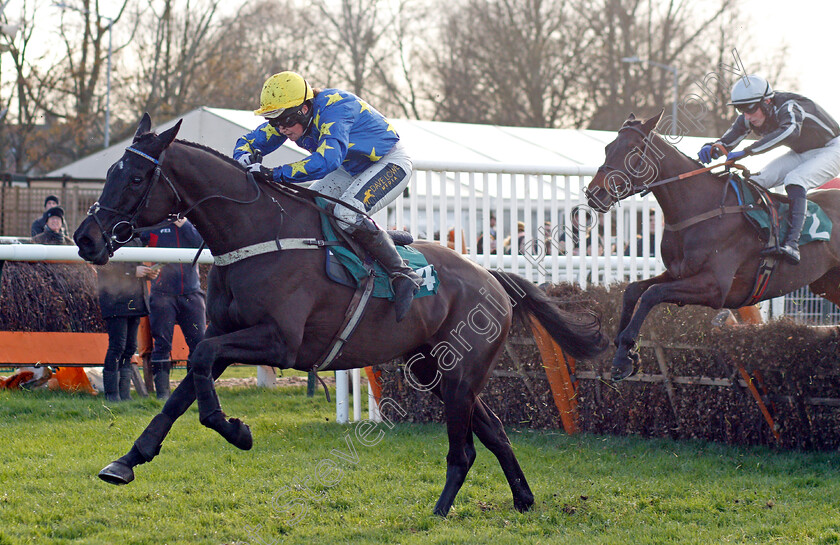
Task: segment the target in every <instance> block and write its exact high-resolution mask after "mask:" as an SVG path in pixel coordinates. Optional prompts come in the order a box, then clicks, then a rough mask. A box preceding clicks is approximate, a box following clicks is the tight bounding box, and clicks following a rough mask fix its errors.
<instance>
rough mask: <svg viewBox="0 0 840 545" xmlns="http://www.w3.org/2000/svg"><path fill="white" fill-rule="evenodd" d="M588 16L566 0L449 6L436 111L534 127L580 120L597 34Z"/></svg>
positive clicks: (484, 0) (481, 0)
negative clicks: (582, 86)
mask: <svg viewBox="0 0 840 545" xmlns="http://www.w3.org/2000/svg"><path fill="white" fill-rule="evenodd" d="M464 21H469V24H464ZM583 22H584V21H583V19H582V18H580V17H578V16H577V15H576V13H575V12H574V11H573V10H572V5H571V2H569V1H567V0H524V1H522V0H519V1H517V0H468V1H467V3H466V5H465V6H464V7H462V8H460V9H456V10H454V11H452V12H451V15H450V16H449V18H448V21H447V22H446V32H445V34H444V43H443V44H442V47H441V49H440V51H439V55H438V57H437V58H435V67H436V70H437V74H438V77H439V79H440V81H441V88H442V93H441V96H440V98H439V100H437V101H436V104H437V108H438V110H437V117H439V118H440V119H445V120H449V121H467V122H473V123H497V124H504V125H520V126H533V127H552V126H557V125H560V124H566V123H569V122H570V121H572V120H574V119H575V117H576V115H577V112H578V111H579V110H580V109H581V108H582V101H581V94H580V93H579V92H578V85H579V78H580V73H581V70H582V69H583V68H584V63H585V62H586V60H587V59H586V55H585V53H586V52H587V50H588V49H589V47H590V44H591V42H592V40H593V36H592V34H591V32H589V31H588V29H587V28H586V27H585V26H584V25H583Z"/></svg>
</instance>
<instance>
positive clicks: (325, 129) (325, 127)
mask: <svg viewBox="0 0 840 545" xmlns="http://www.w3.org/2000/svg"><path fill="white" fill-rule="evenodd" d="M333 125H335V121H332V122H330V123H326V122H324V123H321V126H320V127H318V131H319V132H320V136H318V140H321V139H322V138H324V137H325V136H329V135H330V127H332V126H333Z"/></svg>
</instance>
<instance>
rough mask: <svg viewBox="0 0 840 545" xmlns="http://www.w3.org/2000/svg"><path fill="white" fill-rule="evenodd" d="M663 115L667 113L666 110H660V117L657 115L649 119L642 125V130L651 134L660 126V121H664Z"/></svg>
mask: <svg viewBox="0 0 840 545" xmlns="http://www.w3.org/2000/svg"><path fill="white" fill-rule="evenodd" d="M663 113H665V110H660V112H659V115H655V116H653V117H651V118H650V119H647V120H646V121H645V122H644V123H642V129H643V130H644V131H645V132H646V133H650V132H651V131H652V130H653V129H655V128H656V126H657V125H659V120H660V119H662V114H663Z"/></svg>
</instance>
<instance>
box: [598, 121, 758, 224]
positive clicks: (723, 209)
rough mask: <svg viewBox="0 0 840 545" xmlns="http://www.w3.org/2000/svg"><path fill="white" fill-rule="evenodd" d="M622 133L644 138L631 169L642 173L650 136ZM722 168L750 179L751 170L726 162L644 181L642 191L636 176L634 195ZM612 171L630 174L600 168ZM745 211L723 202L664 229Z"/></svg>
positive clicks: (631, 128) (630, 127) (627, 128)
mask: <svg viewBox="0 0 840 545" xmlns="http://www.w3.org/2000/svg"><path fill="white" fill-rule="evenodd" d="M622 131H633V132H636V133H638V134H639V135H640V136H641V137H642V140H643V141H644V146H643V148H642V154H641V157H640V158H639V162H638V163H637V164H636V168H631V169H630V170H631V171H632V172H640V170H639V169H638V167H639V166H640V165H642V164H644V163H645V160H646V158H647V152H648V144H649V143H650V139H649V138H650V135H649V134H645V133H644V131H642V130H641V129H640V128H638V127H636V126H634V125H627V126H624V127H622V128H621V129H619V131H618V132H619V134H620V133H621V132H622ZM656 166H657V167H658V166H660V165H659V163H658V162H657V165H656ZM720 166H723V167H726V168H727V169H729V167H735V168H737V169H740V170H742V171H743V172H745V173H746V174H747V177H749V170H747V169H746V168H745V167H744V166H743V165H739V164H736V163H735V161H734V160H733V161H724V162H723V163H719V164H716V165H711V166H708V167H703V168H698V169H696V170H691V171H689V172H683V173H682V174H678V175H677V176H671V177H670V178H665V179H664V180H657V181H655V182H645V181H642V182H641V185H642V186H643V187H642V188H641V189H640V188H639V186H638V185H636V184H635V183H633V182H634V181H640V178H641V176H639V175H634V177H633V178H631V183H632V184H633V185H632V187H633V189H635V190H636V191H635V192H634V193H633V194H634V195H635V194H639V195H641V196H642V197H644V196H645V195H647V194H648V193H650V192H651V191H653V189H654V188H656V187H660V186H663V185H666V184H670V183H673V182H677V181H680V180H685V179H687V178H692V177H694V176H697V175H699V174H703V173H706V172H709V171H711V170H712V169H715V168H717V167H720ZM610 171H619V172H622V173H624V174H628V173H627V172H625V171H623V170H621V169H619V168H618V167H614V166H612V165H609V164H607V163H604V164H603V165H601V166H600V167H599V168H598V172H610ZM584 193H585V194H586V195H587V196H589V194H588V192H584ZM723 196H724V198H725V197H726V190H725V189H724V194H723ZM743 210H744V206H740V205H739V206H724V204H723V202H721V205H720V206H719V207H718V208H714V209H712V210H709V211H707V212H703V213H701V214H697V215H696V216H692V217H690V218H688V219H686V220H684V221H681V222H679V223H673V224H669V223H666V224H665V226H664V229H665V230H666V231H681V230H683V229H687V228H688V227H691V226H692V225H695V224H697V223H700V222H703V221H706V220H708V219H712V218H716V217H720V216H722V215H724V214H733V213H736V212H741V211H743Z"/></svg>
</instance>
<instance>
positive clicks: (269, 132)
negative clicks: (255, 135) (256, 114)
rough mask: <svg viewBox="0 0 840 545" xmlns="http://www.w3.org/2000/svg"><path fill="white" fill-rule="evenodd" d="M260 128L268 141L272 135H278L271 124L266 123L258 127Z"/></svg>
mask: <svg viewBox="0 0 840 545" xmlns="http://www.w3.org/2000/svg"><path fill="white" fill-rule="evenodd" d="M260 130H261V131H262V132H264V133H265V141H266V142H268V141H269V140H271V137H272V136H280V133H279V132H277V129H275V128H274V127H272V126H271V124H269V123H266V124H265V126H263V127H260Z"/></svg>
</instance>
